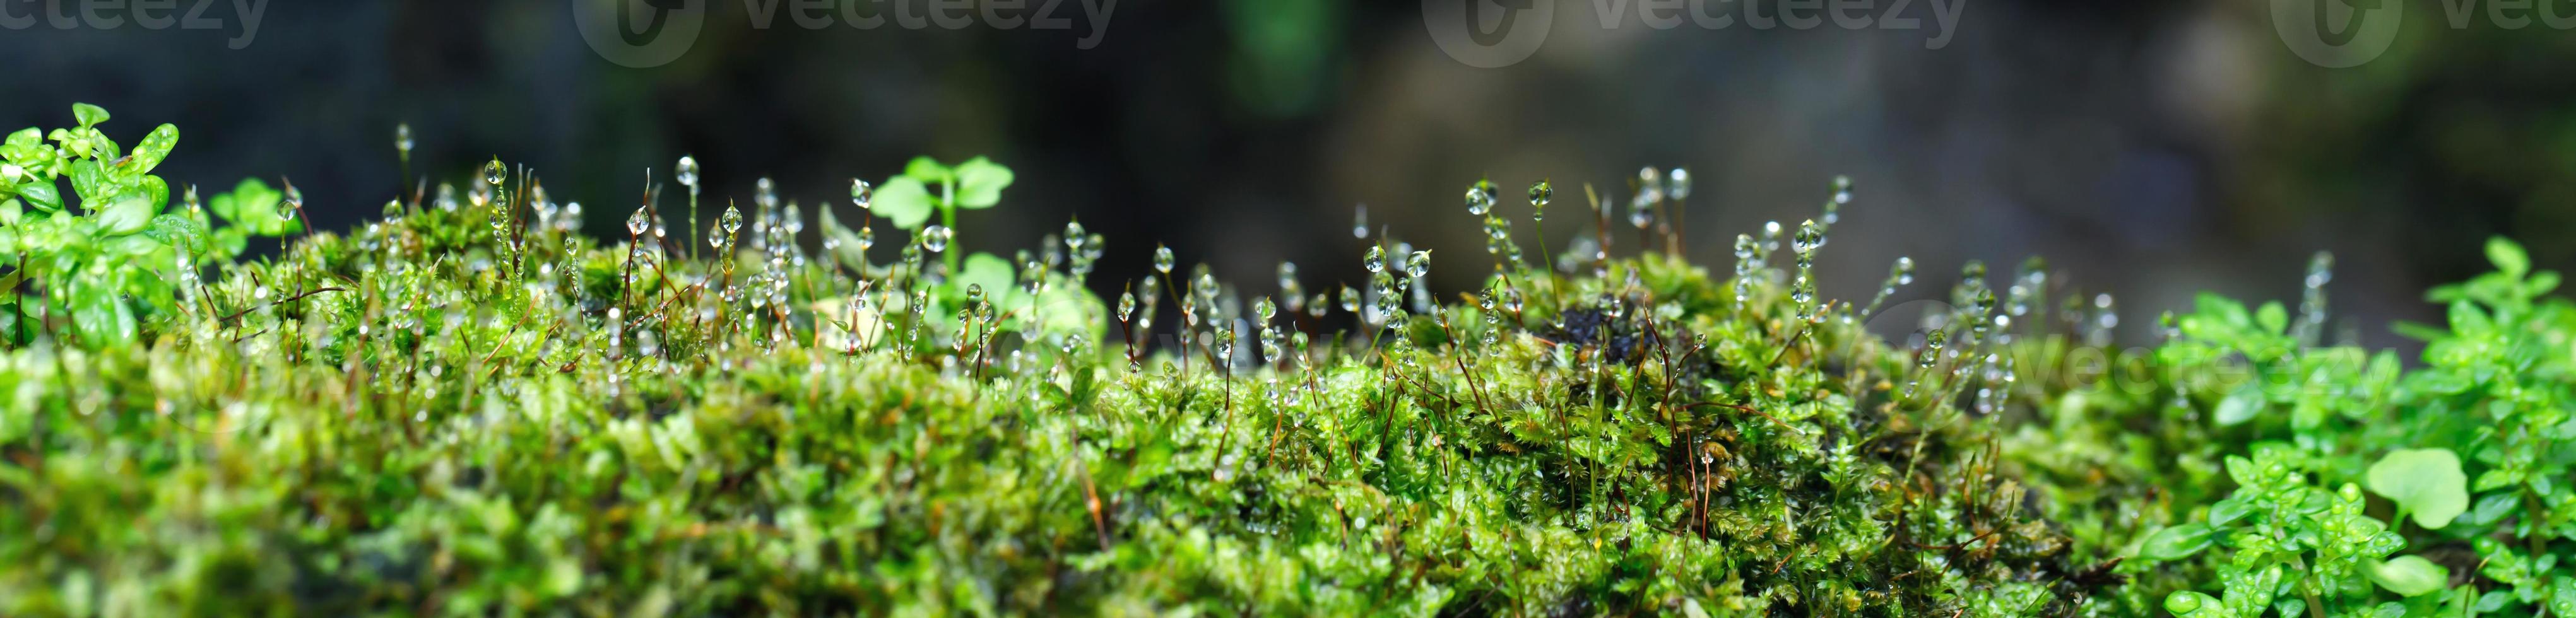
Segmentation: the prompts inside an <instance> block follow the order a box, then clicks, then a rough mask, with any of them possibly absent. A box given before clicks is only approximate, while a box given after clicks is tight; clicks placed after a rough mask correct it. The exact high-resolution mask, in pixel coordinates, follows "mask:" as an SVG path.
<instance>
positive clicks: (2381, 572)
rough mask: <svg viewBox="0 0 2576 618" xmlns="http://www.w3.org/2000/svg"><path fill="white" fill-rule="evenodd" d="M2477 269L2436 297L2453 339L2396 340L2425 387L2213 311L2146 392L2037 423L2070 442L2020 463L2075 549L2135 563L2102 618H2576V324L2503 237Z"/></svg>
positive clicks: (2018, 455) (2158, 363) (2280, 326)
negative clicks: (2487, 265) (2119, 614)
mask: <svg viewBox="0 0 2576 618" xmlns="http://www.w3.org/2000/svg"><path fill="white" fill-rule="evenodd" d="M2486 253H2487V255H2488V257H2489V258H2490V259H2491V260H2492V261H2493V262H2495V264H2496V267H2497V271H2496V272H2493V273H2488V274H2485V275H2481V276H2479V277H2477V278H2475V279H2472V280H2470V281H2468V282H2466V283H2463V284H2458V285H2449V286H2443V287H2439V288H2436V289H2434V290H2433V291H2432V292H2431V293H2430V294H2428V298H2429V299H2430V300H2432V301H2433V302H2436V303H2441V304H2444V305H2447V306H2448V307H2449V315H2450V318H2451V319H2450V324H2449V328H2447V329H2444V328H2436V327H2429V326H2419V325H2400V327H2399V329H2398V330H2399V331H2400V332H2402V333H2406V334H2408V335H2411V336H2415V337H2419V338H2422V339H2425V340H2426V342H2427V344H2426V347H2425V352H2424V356H2423V362H2424V366H2423V367H2421V368H2420V369H2415V370H2401V369H2400V367H2399V366H2398V363H2397V362H2396V360H2395V358H2394V357H2393V355H2391V354H2388V353H2385V352H2383V353H2379V354H2375V355H2371V354H2365V353H2364V352H2363V351H2361V350H2359V349H2357V348H2350V347H2306V346H2311V345H2312V342H2310V341H2303V340H2301V338H2300V335H2299V333H2301V332H2302V328H2301V327H2302V326H2303V324H2301V323H2299V321H2294V320H2293V319H2292V318H2290V317H2289V315H2288V314H2289V312H2288V311H2286V310H2284V309H2281V308H2280V307H2281V306H2280V305H2278V304H2272V305H2266V306H2264V307H2263V308H2261V309H2259V310H2255V311H2247V310H2245V309H2244V307H2243V306H2242V305H2239V304H2236V303H2234V302H2230V301H2226V300H2223V299H2217V298H2214V297H2205V298H2203V299H2202V301H2201V302H2200V305H2199V308H2198V311H2195V312H2193V313H2190V314H2186V315H2183V316H2180V317H2179V318H2177V319H2174V320H2173V324H2174V326H2175V327H2176V331H2177V332H2176V334H2177V335H2178V337H2177V338H2175V339H2174V340H2172V341H2170V342H2168V343H2167V344H2165V345H2164V346H2162V347H2160V348H2158V349H2157V350H2156V351H2155V353H2154V354H2153V355H2152V356H2151V357H2149V358H2146V359H2143V361H2144V362H2143V363H2141V365H2142V366H2143V367H2144V368H2145V373H2144V375H2145V376H2147V378H2148V379H2145V380H2142V381H2141V380H2128V381H2121V380H2112V381H2110V382H2109V383H2103V384H2096V385H2093V386H2090V387H2078V388H2073V389H2071V390H2070V391H2068V392H2067V393H2066V394H2065V395H2064V396H2063V397H2061V398H2059V399H2058V404H2057V405H2056V406H2055V407H2053V408H2044V409H2043V412H2048V413H2051V414H2052V415H2053V418H2052V420H2049V421H2048V424H2050V425H2051V426H2053V427H2056V428H2058V429H2059V432H2058V433H2056V434H2054V435H2050V434H2040V433H2035V432H2032V431H2030V430H2025V434H2026V435H2025V436H2024V437H2023V438H2021V439H2017V440H2016V441H2015V442H2014V443H2015V444H2016V445H2018V446H2017V447H2016V448H2015V449H2013V450H2012V451H2011V455H2010V456H2009V458H2010V459H2014V460H2016V461H2021V462H2025V463H2027V464H2029V465H2031V466H2033V471H2034V473H2035V474H2037V475H2038V476H2039V478H2043V479H2050V480H2049V481H2047V482H2039V483H2038V484H2039V485H2041V486H2042V487H2043V488H2045V489H2047V490H2048V491H2050V492H2051V493H2053V494H2055V495H2057V496H2058V497H2059V498H2060V499H2059V500H2056V501H2053V502H2052V504H2053V505H2055V507H2054V508H2053V509H2052V511H2051V512H2052V517H2054V518H2060V519H2062V520H2063V521H2068V522H2070V526H2072V529H2071V530H2070V532H2071V536H2073V537H2074V538H2075V539H2076V543H2077V546H2078V548H2079V550H2078V551H2079V552H2102V553H2107V554H2114V555H2123V554H2124V555H2128V556H2131V557H2132V560H2131V561H2130V562H2128V563H2125V564H2123V565H2122V568H2121V570H2122V571H2123V572H2124V573H2127V574H2130V575H2132V576H2133V577H2134V578H2135V579H2133V581H2132V585H2131V586H2130V587H2129V588H2128V589H2127V590H2125V591H2123V592H2121V593H2119V594H2116V595H2108V596H2106V597H2105V598H2103V599H2102V603H2103V604H2104V605H2103V606H2104V607H2119V608H2122V609H2121V611H2127V612H2138V611H2143V610H2144V609H2146V608H2148V607H2150V606H2161V607H2163V608H2164V609H2166V610H2167V611H2171V612H2174V613H2178V614H2179V613H2187V612H2186V609H2188V611H2189V612H2199V613H2198V614H2194V615H2220V616H2227V615H2242V616H2254V615H2283V616H2290V615H2298V614H2309V615H2400V614H2403V615H2444V616H2459V615H2534V614H2538V613H2541V612H2543V611H2546V612H2548V613H2550V614H2553V615H2576V614H2569V613H2568V612H2569V610H2570V609H2576V579H2571V576H2576V569H2571V568H2570V567H2569V566H2566V565H2562V563H2564V562H2566V559H2567V558H2568V557H2570V554H2576V545H2571V543H2570V541H2571V539H2570V538H2569V536H2570V532H2576V528H2571V527H2570V523H2571V522H2576V494H2571V492H2570V490H2569V489H2568V487H2567V485H2568V478H2569V477H2568V470H2569V466H2570V464H2571V463H2576V449H2571V448H2567V447H2566V446H2565V445H2568V444H2570V443H2569V438H2576V417H2571V416H2570V415H2569V409H2570V408H2569V403H2570V401H2571V400H2570V398H2569V394H2570V393H2569V386H2570V384H2571V380H2576V374H2571V373H2570V370H2571V369H2576V366H2571V361H2576V359H2571V352H2570V351H2571V350H2576V311H2571V310H2570V304H2569V303H2568V302H2567V301H2565V300H2562V299H2554V298H2548V297H2546V296H2545V295H2546V294H2547V293H2549V292H2550V291H2552V290H2554V289H2555V288H2556V286H2557V284H2558V275H2557V274H2556V273H2553V272H2547V271H2534V270H2532V269H2531V267H2530V264H2529V262H2528V259H2527V258H2526V257H2524V254H2523V251H2522V250H2521V248H2520V247H2518V246H2516V245H2514V244H2513V243H2512V242H2510V241H2506V240H2504V239H2496V240H2494V241H2492V242H2490V243H2489V244H2488V246H2487V248H2486ZM2313 280H2315V279H2314V278H2313V277H2312V281H2313ZM2302 313H2305V312H2304V311H2303V312H2302ZM2311 332H2312V331H2311ZM2048 438H2056V439H2059V440H2060V442H2057V443H2047V442H2042V441H2041V440H2043V439H2048ZM2111 453H2125V455H2112V454H2111ZM2213 460H2216V461H2223V462H2224V466H2223V468H2224V469H2225V470H2226V472H2227V475H2226V476H2225V477H2224V478H2219V477H2216V476H2214V475H2212V474H2210V473H2209V468H2210V466H2209V462H2211V461H2213ZM2087 478H2089V479H2092V480H2093V482H2092V483H2090V484H2078V482H2079V481H2078V479H2087ZM2354 486H2364V487H2368V488H2369V490H2370V491H2369V492H2368V494H2367V495H2357V494H2356V492H2353V491H2347V490H2346V489H2345V488H2350V487H2354ZM2148 488H2152V489H2148ZM2326 488H2336V489H2335V491H2331V492H2330V491H2327V489H2326ZM2221 489H2224V492H2221V491H2219V490H2221ZM2373 496H2375V497H2376V499H2371V497H2373ZM2104 498H2110V499H2109V500H2104ZM2086 500H2091V501H2090V502H2087V501H2086ZM2409 516H2411V517H2409ZM2389 522H2412V523H2413V525H2412V526H2398V525H2392V524H2390V523H2389ZM2202 539H2207V540H2208V541H2207V542H2206V543H2204V542H2202ZM2237 539H2246V540H2241V541H2240V540H2237ZM2338 539H2340V541H2338ZM2208 547H2216V548H2223V549H2227V550H2229V551H2200V549H2202V548H2208ZM2388 556H2394V557H2393V558H2392V557H2388ZM2276 573H2277V574H2278V575H2277V579H2275V578H2276V575H2275V574H2276ZM2365 581H2366V582H2369V585H2365V583H2364V582H2365ZM2562 591H2566V592H2562ZM2240 593H2241V594H2240ZM2311 593H2312V594H2313V596H2309V595H2310V594H2311ZM2157 598H2162V601H2161V603H2151V600H2153V599H2157ZM2311 607H2314V608H2315V609H2317V610H2318V611H2316V612H2310V611H2308V608H2311Z"/></svg>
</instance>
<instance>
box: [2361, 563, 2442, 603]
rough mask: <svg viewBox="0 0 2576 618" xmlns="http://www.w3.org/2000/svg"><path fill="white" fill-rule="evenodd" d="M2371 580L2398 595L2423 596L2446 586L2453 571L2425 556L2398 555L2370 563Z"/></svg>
mask: <svg viewBox="0 0 2576 618" xmlns="http://www.w3.org/2000/svg"><path fill="white" fill-rule="evenodd" d="M2370 581H2373V582H2378V583H2379V587H2381V588H2386V589H2388V591H2389V592H2394V593H2397V595H2398V596H2407V597H2411V596H2421V595H2425V594H2430V593H2433V592H2435V591H2439V590H2441V589H2442V588H2444V587H2446V586H2447V585H2448V584H2449V583H2450V581H2451V571H2450V569H2445V568H2442V565H2439V564H2434V563H2433V561H2431V560H2425V559H2424V557H2423V556H2398V557H2396V558H2393V559H2390V560H2389V561H2387V562H2381V563H2377V564H2372V565H2370Z"/></svg>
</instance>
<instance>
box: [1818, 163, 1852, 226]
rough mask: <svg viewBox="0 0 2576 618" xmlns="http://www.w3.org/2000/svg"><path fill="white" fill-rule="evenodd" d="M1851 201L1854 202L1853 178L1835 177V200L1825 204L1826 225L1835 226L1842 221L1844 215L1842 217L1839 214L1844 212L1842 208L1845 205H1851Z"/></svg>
mask: <svg viewBox="0 0 2576 618" xmlns="http://www.w3.org/2000/svg"><path fill="white" fill-rule="evenodd" d="M1851 201H1852V179H1851V177H1850V176H1839V175H1838V176H1835V177H1834V199H1833V200H1831V201H1827V202H1825V224H1826V225H1833V224H1834V223H1836V222H1837V221H1838V220H1840V219H1841V218H1842V215H1840V214H1838V213H1839V212H1840V211H1841V210H1842V206H1843V205H1845V204H1850V203H1851Z"/></svg>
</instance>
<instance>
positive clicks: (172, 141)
mask: <svg viewBox="0 0 2576 618" xmlns="http://www.w3.org/2000/svg"><path fill="white" fill-rule="evenodd" d="M178 145H179V127H175V126H171V125H167V124H164V125H161V126H160V127H159V128H155V129H153V130H152V134H151V135H145V136H143V141H141V142H137V143H135V144H134V154H133V156H134V158H133V160H130V161H126V162H125V164H124V165H120V166H117V168H116V170H115V171H116V172H117V173H120V174H124V175H126V176H141V175H143V174H146V173H150V172H151V171H152V168H155V167H160V166H161V161H162V160H165V159H168V158H170V149H172V148H176V147H178Z"/></svg>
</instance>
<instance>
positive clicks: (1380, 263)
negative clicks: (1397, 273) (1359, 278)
mask: <svg viewBox="0 0 2576 618" xmlns="http://www.w3.org/2000/svg"><path fill="white" fill-rule="evenodd" d="M1360 267H1362V268H1366V269H1368V271H1369V272H1371V273H1382V272H1386V249H1385V248H1384V247H1380V246H1377V245H1370V246H1369V250H1368V255H1367V256H1364V257H1361V258H1360Z"/></svg>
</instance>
